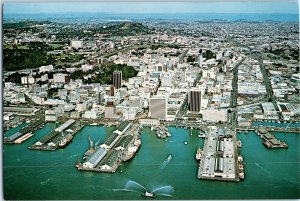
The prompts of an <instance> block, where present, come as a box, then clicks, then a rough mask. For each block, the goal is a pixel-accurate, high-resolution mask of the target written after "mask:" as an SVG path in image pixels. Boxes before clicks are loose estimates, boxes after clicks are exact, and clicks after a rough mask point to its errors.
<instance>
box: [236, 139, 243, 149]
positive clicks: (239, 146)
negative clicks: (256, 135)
mask: <svg viewBox="0 0 300 201" xmlns="http://www.w3.org/2000/svg"><path fill="white" fill-rule="evenodd" d="M237 146H238V148H241V147H242V141H241V140H238V142H237Z"/></svg>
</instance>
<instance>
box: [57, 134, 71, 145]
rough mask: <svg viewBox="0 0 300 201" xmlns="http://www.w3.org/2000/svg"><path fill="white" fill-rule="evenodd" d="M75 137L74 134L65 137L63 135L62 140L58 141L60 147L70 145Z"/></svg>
mask: <svg viewBox="0 0 300 201" xmlns="http://www.w3.org/2000/svg"><path fill="white" fill-rule="evenodd" d="M72 139H73V135H71V134H68V135H66V136H65V137H62V139H61V141H60V142H59V143H58V146H59V147H64V146H66V145H68V144H69V143H70V142H71V141H72Z"/></svg>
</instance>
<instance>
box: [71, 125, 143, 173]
mask: <svg viewBox="0 0 300 201" xmlns="http://www.w3.org/2000/svg"><path fill="white" fill-rule="evenodd" d="M139 129H140V127H139V126H138V125H137V124H132V123H130V122H128V121H125V122H122V123H121V124H120V125H119V126H118V127H117V128H116V130H114V131H113V132H112V133H111V134H110V135H109V136H108V137H107V139H106V140H105V141H104V143H103V144H101V145H99V146H98V145H96V144H95V145H94V143H93V142H92V141H91V140H90V147H89V149H88V150H87V152H86V153H85V156H84V162H83V163H81V162H80V160H78V162H77V164H76V167H77V169H78V170H82V171H92V172H109V173H114V172H116V170H117V169H118V167H119V166H120V165H121V163H122V162H125V161H128V160H130V159H131V158H132V157H133V156H134V154H135V153H136V152H137V150H138V149H139V147H140V145H141V140H140V136H139Z"/></svg>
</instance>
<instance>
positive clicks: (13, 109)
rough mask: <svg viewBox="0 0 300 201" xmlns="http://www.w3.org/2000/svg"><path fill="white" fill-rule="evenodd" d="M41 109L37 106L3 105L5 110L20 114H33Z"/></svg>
mask: <svg viewBox="0 0 300 201" xmlns="http://www.w3.org/2000/svg"><path fill="white" fill-rule="evenodd" d="M38 111H39V109H37V108H26V107H25V108H24V107H3V112H6V113H12V114H16V115H20V116H33V115H35V114H36V113H37V112H38Z"/></svg>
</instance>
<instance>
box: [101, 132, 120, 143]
mask: <svg viewBox="0 0 300 201" xmlns="http://www.w3.org/2000/svg"><path fill="white" fill-rule="evenodd" d="M116 138H119V135H118V134H116V133H112V134H110V136H109V137H108V138H107V139H106V140H105V142H104V144H106V145H107V146H110V145H111V144H112V143H113V142H114V141H115V140H116Z"/></svg>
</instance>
